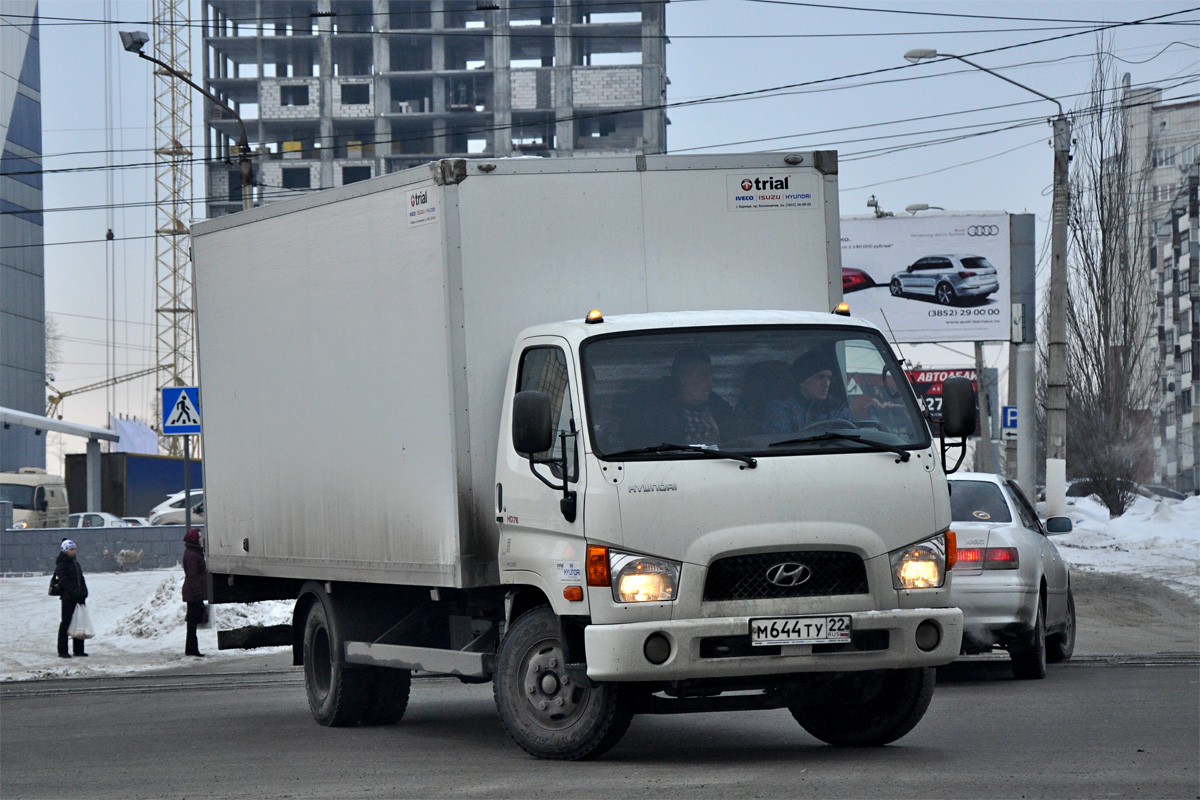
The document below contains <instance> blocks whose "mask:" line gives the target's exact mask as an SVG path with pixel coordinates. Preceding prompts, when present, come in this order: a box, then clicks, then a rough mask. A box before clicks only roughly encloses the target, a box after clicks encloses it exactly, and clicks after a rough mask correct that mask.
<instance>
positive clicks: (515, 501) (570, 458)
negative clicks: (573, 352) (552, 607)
mask: <svg viewBox="0 0 1200 800" xmlns="http://www.w3.org/2000/svg"><path fill="white" fill-rule="evenodd" d="M516 359H517V361H516V363H515V364H514V365H513V369H514V370H515V380H514V379H510V386H509V388H508V391H507V393H506V396H505V408H504V414H503V416H502V418H501V432H500V443H499V447H498V452H497V457H496V460H497V464H496V481H497V485H496V519H497V521H498V522H499V525H500V569H501V573H502V575H503V574H504V573H508V577H509V578H510V579H512V578H513V573H514V571H521V572H525V573H529V574H527V575H525V576H524V577H523V578H522V579H523V580H530V581H533V582H535V583H545V587H546V589H547V591H548V594H550V595H551V596H552V597H553V596H554V595H555V594H557V595H559V596H561V594H562V586H559V585H558V584H573V583H574V584H579V583H581V582H582V580H583V578H582V575H583V567H584V556H585V544H584V539H583V510H584V509H583V502H584V496H585V491H584V490H585V484H586V475H585V472H584V470H582V469H581V468H580V454H581V452H582V441H581V435H580V433H579V429H580V428H581V427H582V425H581V418H580V417H579V415H578V413H577V409H578V408H579V407H580V406H579V395H578V393H577V387H578V376H577V374H576V371H575V365H574V362H573V360H572V359H571V357H570V352H569V350H568V348H567V343H566V341H565V340H564V339H561V338H559V337H552V336H545V337H534V338H531V339H528V340H526V342H525V343H524V347H523V348H522V349H521V351H520V353H519V354H517V356H516ZM521 391H539V392H544V393H545V394H547V395H548V396H549V398H550V408H551V419H552V420H553V421H554V428H555V431H554V444H553V445H552V446H551V448H550V449H549V450H547V451H545V452H542V453H534V454H533V457H534V458H533V461H532V463H531V460H530V459H529V458H527V457H526V456H524V455H522V454H520V453H518V452H517V451H516V449H515V447H514V446H513V441H512V403H513V397H514V395H515V394H516V393H517V392H521ZM564 453H565V456H566V458H565V462H563V461H562V458H563V455H564ZM552 461H556V462H559V463H556V464H550V463H544V462H552ZM539 462H543V463H539ZM563 463H565V469H564V468H563ZM539 476H540V477H539ZM564 482H565V485H566V492H571V493H574V498H575V499H574V513H573V514H572V513H569V503H563V502H562V501H563V498H564V490H563V488H562V487H563V484H564ZM548 484H549V485H548ZM555 487H557V488H555Z"/></svg>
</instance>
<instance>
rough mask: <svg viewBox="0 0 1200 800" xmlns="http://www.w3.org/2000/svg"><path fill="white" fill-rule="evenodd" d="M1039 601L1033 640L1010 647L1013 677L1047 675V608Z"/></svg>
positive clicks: (1037, 677)
mask: <svg viewBox="0 0 1200 800" xmlns="http://www.w3.org/2000/svg"><path fill="white" fill-rule="evenodd" d="M1044 606H1045V603H1038V610H1037V619H1035V620H1034V623H1033V640H1032V641H1030V642H1024V643H1022V644H1020V645H1018V644H1011V645H1009V647H1008V652H1009V656H1010V657H1011V658H1012V671H1013V677H1014V678H1017V679H1018V680H1023V681H1024V680H1041V679H1042V678H1044V677H1046V610H1045V608H1044Z"/></svg>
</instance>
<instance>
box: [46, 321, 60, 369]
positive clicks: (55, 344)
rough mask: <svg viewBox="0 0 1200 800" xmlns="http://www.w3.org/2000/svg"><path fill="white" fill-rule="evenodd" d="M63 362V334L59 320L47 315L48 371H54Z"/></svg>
mask: <svg viewBox="0 0 1200 800" xmlns="http://www.w3.org/2000/svg"><path fill="white" fill-rule="evenodd" d="M61 364H62V334H61V333H60V332H59V330H58V320H57V319H55V318H54V317H52V316H50V315H49V314H47V315H46V372H47V373H52V372H54V371H55V370H57V369H58V368H59V366H60V365H61Z"/></svg>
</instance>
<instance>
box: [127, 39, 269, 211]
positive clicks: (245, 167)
mask: <svg viewBox="0 0 1200 800" xmlns="http://www.w3.org/2000/svg"><path fill="white" fill-rule="evenodd" d="M119 33H120V35H121V46H122V47H124V48H125V49H126V50H128V51H129V52H131V53H137V54H138V57H139V58H144V59H146V60H147V61H149V62H151V63H152V64H157V65H158V66H159V67H161V68H162V69H164V70H166V71H167V72H168V73H169V74H171V75H174V76H175V77H176V78H179V80H181V81H183V82H184V83H186V84H187V85H188V86H191V87H192V88H193V89H195V90H196V91H198V92H200V93H201V94H202V95H204V96H205V97H207V98H208V99H209V100H212V101H213V102H214V103H216V104H217V105H218V106H220V107H221V108H222V109H223V110H224V111H227V112H229V114H230V115H231V116H232V117H233V118H234V119H236V120H237V124H238V127H239V128H241V130H242V136H241V138H240V139H239V140H238V172H239V173H240V174H241V178H242V210H243V211H248V210H250V207H251V203H250V197H251V194H250V193H251V190H252V188H253V187H254V165H253V164H252V163H251V162H250V142H249V139H247V138H246V124H245V123H244V122H242V116H241V115H240V114H238V113H237V112H236V111H234V110H233V109H232V108H230V107H229V106H228V105H226V104H225V103H223V102H221V99H220V98H219V97H217V96H216V95H214V94H213V93H212V92H210V91H208V90H207V89H205V88H204V87H203V86H198V85H197V84H195V83H193V82H192V81H191V79H190V78H188V76H186V75H184V74H183V73H182V72H179V71H178V70H176V69H173V68H172V67H169V66H167V65H166V64H164V63H163V62H161V61H159V60H158V59H157V58H155V57H154V56H148V55H146V54H145V53H143V52H142V48H143V47H145V46H146V42H148V41H150V37H149V36H147V35H146V32H145V31H119Z"/></svg>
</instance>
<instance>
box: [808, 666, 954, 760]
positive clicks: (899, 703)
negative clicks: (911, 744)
mask: <svg viewBox="0 0 1200 800" xmlns="http://www.w3.org/2000/svg"><path fill="white" fill-rule="evenodd" d="M935 680H936V673H935V671H934V669H933V668H932V667H915V668H912V669H889V670H876V671H873V672H844V673H839V674H837V675H830V676H828V678H827V679H823V680H822V679H817V680H814V681H813V682H812V683H811V685H810V686H809V687H807V688H806V689H804V690H802V691H801V690H794V691H793V692H792V693H791V694H790V695H789V698H788V710H789V711H791V712H792V716H793V717H795V719H796V721H797V722H799V723H800V727H802V728H804V730H806V731H808V732H809V733H810V734H812V735H813V736H815V737H817V738H818V739H820V740H821V741H823V742H826V743H828V744H833V745H839V746H843V747H879V746H881V745H885V744H890V743H891V742H894V741H896V740H897V739H899V738H900V737H901V736H903V735H904V734H906V733H908V732H909V731H911V730H912V729H913V728H914V727H916V725H917V723H918V722H920V721H921V717H923V716H925V711H926V710H927V709H928V708H929V701H930V700H932V699H933V687H934V683H935Z"/></svg>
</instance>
